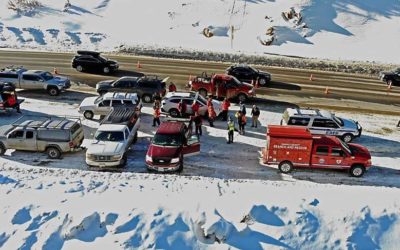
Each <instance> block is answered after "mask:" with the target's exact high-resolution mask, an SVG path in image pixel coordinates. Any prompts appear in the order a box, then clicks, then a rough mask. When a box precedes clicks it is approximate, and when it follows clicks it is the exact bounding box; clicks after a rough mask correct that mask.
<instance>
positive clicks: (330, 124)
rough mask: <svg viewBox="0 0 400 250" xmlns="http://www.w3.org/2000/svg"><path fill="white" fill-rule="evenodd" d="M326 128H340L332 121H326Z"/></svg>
mask: <svg viewBox="0 0 400 250" xmlns="http://www.w3.org/2000/svg"><path fill="white" fill-rule="evenodd" d="M325 127H327V128H338V127H339V126H338V125H337V124H336V123H335V122H334V121H332V120H326V121H325Z"/></svg>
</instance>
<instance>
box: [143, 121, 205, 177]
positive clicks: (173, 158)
mask: <svg viewBox="0 0 400 250" xmlns="http://www.w3.org/2000/svg"><path fill="white" fill-rule="evenodd" d="M199 153H200V142H199V139H198V138H197V136H192V133H191V131H190V130H189V129H188V126H187V125H186V124H185V123H184V122H182V121H165V122H163V123H161V125H160V127H159V128H158V129H157V132H156V134H155V135H154V138H153V140H152V141H151V144H150V146H149V148H148V150H147V154H146V166H147V168H148V169H149V170H152V171H157V172H172V171H178V172H180V171H182V169H183V159H184V157H186V156H190V155H195V154H199Z"/></svg>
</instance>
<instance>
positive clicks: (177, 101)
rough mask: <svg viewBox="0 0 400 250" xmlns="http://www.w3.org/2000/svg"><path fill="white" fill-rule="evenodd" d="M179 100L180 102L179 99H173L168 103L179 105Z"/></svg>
mask: <svg viewBox="0 0 400 250" xmlns="http://www.w3.org/2000/svg"><path fill="white" fill-rule="evenodd" d="M180 100H181V99H177V98H175V99H170V100H169V101H170V102H172V103H179V102H180Z"/></svg>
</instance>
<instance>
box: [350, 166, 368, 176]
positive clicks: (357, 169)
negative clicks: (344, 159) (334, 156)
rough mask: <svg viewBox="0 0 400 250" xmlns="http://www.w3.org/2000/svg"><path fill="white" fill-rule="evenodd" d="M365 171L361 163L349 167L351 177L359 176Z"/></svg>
mask: <svg viewBox="0 0 400 250" xmlns="http://www.w3.org/2000/svg"><path fill="white" fill-rule="evenodd" d="M364 173H365V167H364V166H363V165H354V166H352V167H351V168H350V176H351V177H357V178H359V177H361V176H363V175H364Z"/></svg>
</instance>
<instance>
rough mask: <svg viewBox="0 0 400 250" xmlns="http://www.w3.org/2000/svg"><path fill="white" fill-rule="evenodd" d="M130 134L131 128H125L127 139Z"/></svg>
mask: <svg viewBox="0 0 400 250" xmlns="http://www.w3.org/2000/svg"><path fill="white" fill-rule="evenodd" d="M128 136H129V129H127V128H126V129H125V139H126V140H127V139H128Z"/></svg>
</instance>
